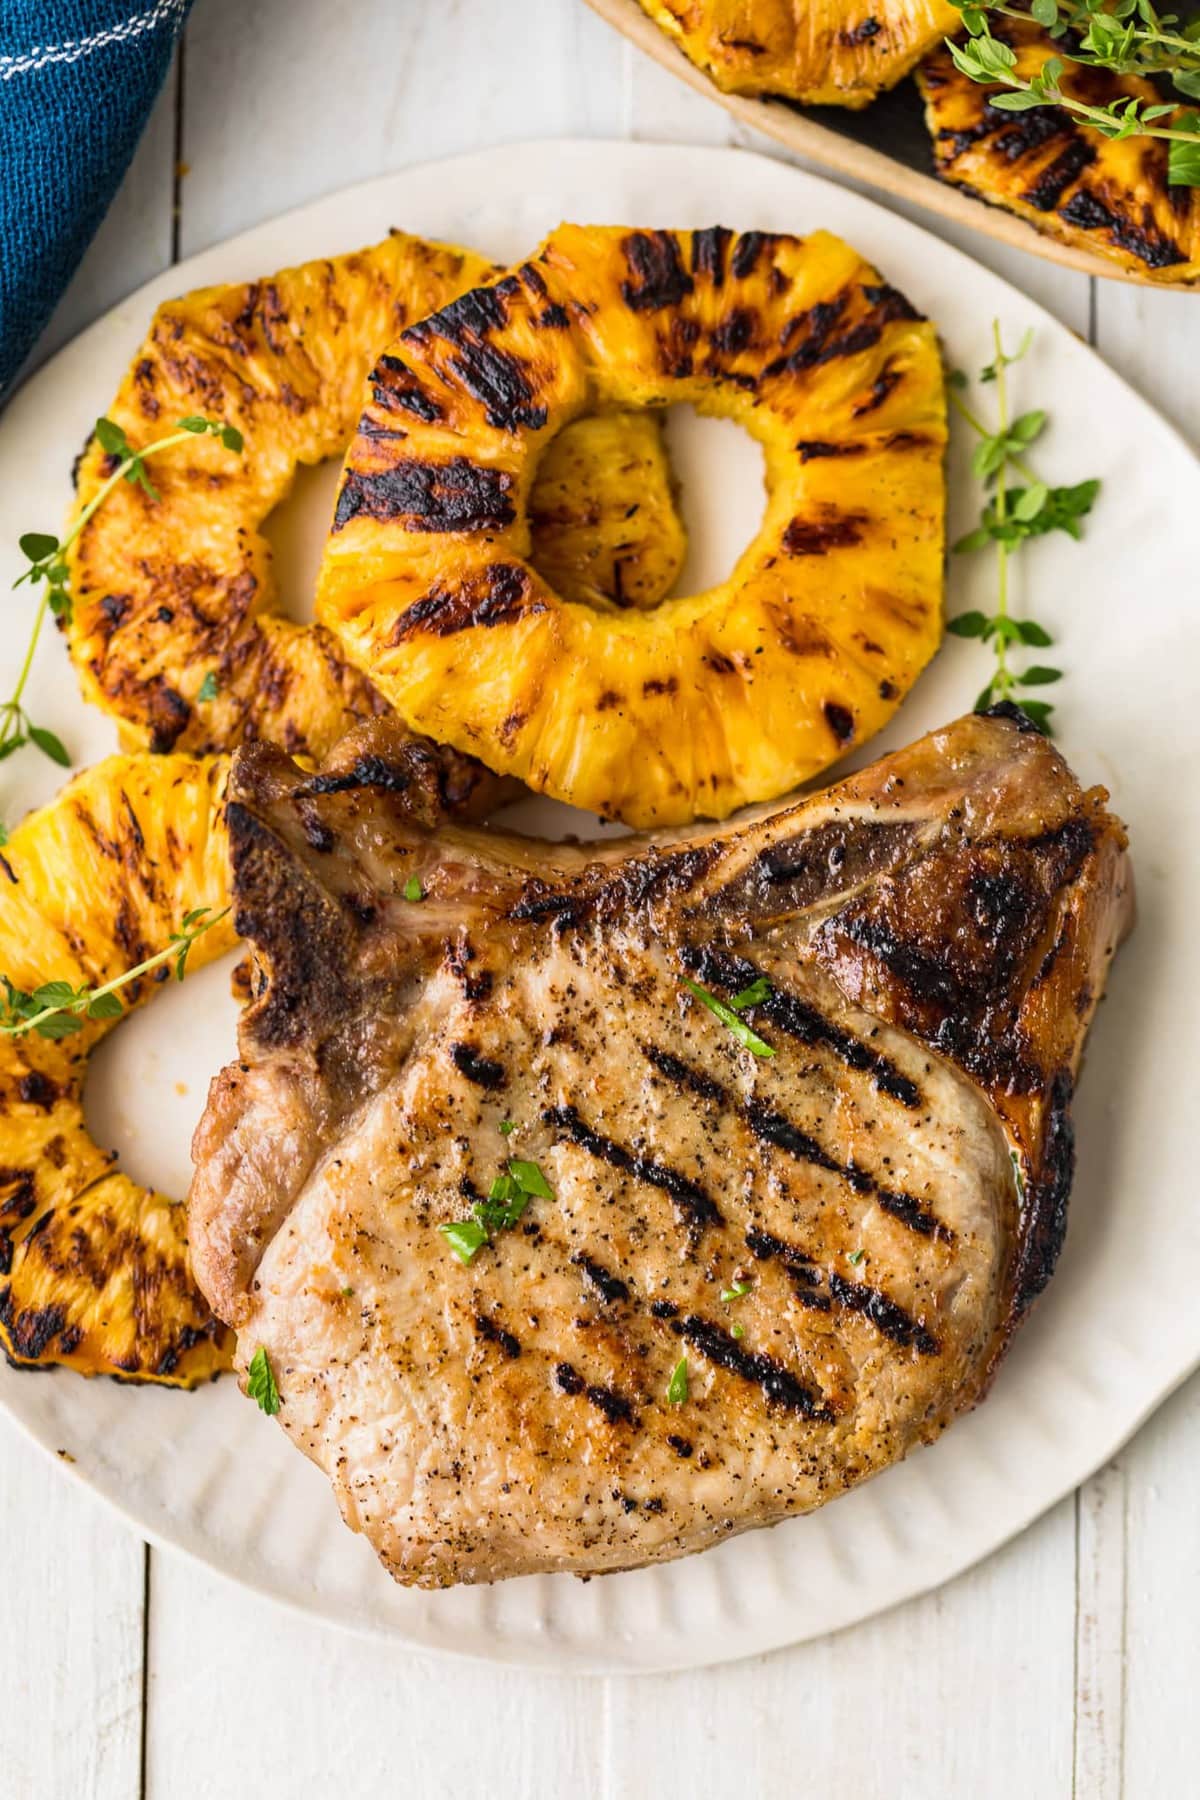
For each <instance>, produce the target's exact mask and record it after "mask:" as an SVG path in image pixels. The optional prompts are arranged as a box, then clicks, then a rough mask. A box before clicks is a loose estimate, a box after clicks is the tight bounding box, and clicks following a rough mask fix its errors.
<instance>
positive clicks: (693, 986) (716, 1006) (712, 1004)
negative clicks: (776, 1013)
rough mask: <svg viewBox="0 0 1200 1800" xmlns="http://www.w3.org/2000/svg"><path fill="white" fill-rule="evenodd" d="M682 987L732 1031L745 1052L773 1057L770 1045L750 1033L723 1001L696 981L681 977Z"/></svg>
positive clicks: (742, 1021) (745, 1024)
mask: <svg viewBox="0 0 1200 1800" xmlns="http://www.w3.org/2000/svg"><path fill="white" fill-rule="evenodd" d="M683 985H684V987H685V988H686V989H687V991H688V993H689V994H692V995H694V996H695V998H696V999H697V1000H699V1002H700V1004H701V1005H702V1006H707V1008H708V1010H709V1012H710V1013H712V1014H713V1015H714V1016H715V1017H716V1018H718V1019H720V1021H721V1023H722V1025H725V1026H727V1027H728V1029H729V1030H730V1031H732V1033H733V1035H734V1037H735V1038H736V1039H737V1040H738V1042H739V1043H740V1044H742V1045H744V1046H745V1048H746V1049H747V1050H750V1051H752V1052H753V1054H754V1055H755V1056H774V1054H775V1052H774V1050H773V1049H772V1048H771V1046H770V1044H768V1043H764V1041H763V1039H762V1038H760V1037H759V1035H758V1033H757V1032H756V1031H751V1029H750V1027H749V1026H748V1025H747V1023H746V1021H745V1019H739V1017H738V1015H737V1013H736V1012H735V1011H734V1010H733V1007H732V1006H726V1004H725V1002H724V1001H723V1000H718V999H717V996H716V995H715V994H710V993H709V991H708V989H707V988H703V987H701V986H700V983H699V982H698V981H690V980H689V979H688V977H687V976H686V975H685V976H684V977H683ZM756 985H757V984H756ZM744 991H745V992H746V993H749V992H750V989H749V988H747V989H745V990H744Z"/></svg>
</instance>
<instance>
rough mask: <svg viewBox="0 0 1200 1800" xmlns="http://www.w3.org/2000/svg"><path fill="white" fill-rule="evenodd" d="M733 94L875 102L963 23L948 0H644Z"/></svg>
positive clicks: (819, 102) (817, 102)
mask: <svg viewBox="0 0 1200 1800" xmlns="http://www.w3.org/2000/svg"><path fill="white" fill-rule="evenodd" d="M641 4H642V7H643V9H644V10H645V11H646V12H647V13H648V14H649V15H650V17H651V18H652V19H653V20H654V23H655V24H656V25H658V26H659V27H660V29H661V30H662V31H664V32H665V33H666V34H667V35H668V37H672V38H674V39H675V41H676V42H677V43H678V45H679V47H680V49H681V50H682V51H683V53H684V55H685V56H686V57H687V58H688V59H689V61H691V62H693V63H695V64H696V66H697V67H698V68H701V69H703V70H704V71H705V73H706V74H707V75H708V76H710V78H711V79H712V80H713V81H714V82H715V83H716V85H717V87H719V88H721V89H722V90H723V92H725V93H727V94H761V95H768V96H769V95H772V94H777V95H779V96H781V97H782V98H783V99H786V100H797V101H802V102H803V103H804V104H805V105H808V106H848V107H850V108H852V109H855V110H857V109H858V108H860V107H863V106H867V105H869V104H870V102H871V101H872V100H873V99H874V98H875V96H876V95H877V94H879V93H880V92H882V90H883V89H885V88H890V87H895V85H896V83H897V82H898V81H899V80H900V79H901V77H902V76H904V75H907V74H908V72H909V70H910V69H911V68H912V67H913V66H914V64H915V63H917V62H918V61H919V60H920V58H921V57H922V56H924V55H925V53H926V52H927V51H929V50H932V49H933V47H934V45H935V44H938V43H939V42H940V41H941V39H942V38H944V37H945V36H946V35H947V33H949V32H952V31H954V30H955V29H956V27H957V26H958V23H959V14H958V12H957V10H956V9H955V8H954V7H953V6H951V5H949V4H948V0H850V3H849V4H847V3H846V0H825V4H823V5H808V4H802V0H641Z"/></svg>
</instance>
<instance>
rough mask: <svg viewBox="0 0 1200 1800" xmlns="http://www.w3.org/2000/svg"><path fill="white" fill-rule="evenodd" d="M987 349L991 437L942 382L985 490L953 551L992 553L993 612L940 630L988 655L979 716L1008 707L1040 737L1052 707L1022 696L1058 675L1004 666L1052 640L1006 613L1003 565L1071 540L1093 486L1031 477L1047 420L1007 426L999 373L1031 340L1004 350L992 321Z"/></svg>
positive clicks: (1038, 416)
mask: <svg viewBox="0 0 1200 1800" xmlns="http://www.w3.org/2000/svg"><path fill="white" fill-rule="evenodd" d="M992 342H993V346H994V350H995V355H994V358H993V360H992V361H991V362H990V363H988V364H987V366H986V368H984V369H982V370H981V371H980V377H979V378H980V380H981V381H983V382H990V383H994V385H995V389H996V411H997V424H996V429H995V430H994V431H989V430H988V428H987V426H986V425H985V424H984V423H983V422H982V420H981V419H980V418H979V417H978V415H977V414H976V413H974V412H972V411H971V409H970V408H969V407H968V406H967V404H966V402H965V401H964V400H963V398H962V389H964V388H965V387H966V377H965V376H964V375H963V374H961V372H956V373H955V374H954V375H952V376H951V378H950V401H951V404H952V405H953V406H954V408H955V410H956V411H957V412H958V413H959V415H960V416H961V417H962V418H963V419H964V420H965V421H966V423H967V424H968V425H969V426H970V427H971V429H972V431H974V432H975V433H976V435H977V436H978V438H979V442H978V443H977V444H976V446H975V450H974V454H973V455H972V458H971V466H972V469H973V470H974V472H975V474H976V475H977V476H978V477H979V479H980V480H981V481H982V482H983V483H984V484H985V488H987V489H988V490H990V491H989V492H988V494H987V497H986V499H985V501H984V505H983V507H982V509H981V512H980V520H979V524H978V525H977V526H976V527H975V529H974V530H973V531H969V532H967V534H966V536H965V537H962V538H960V539H959V540H958V542H957V543H956V544H955V546H954V549H955V551H956V552H957V553H960V554H961V553H965V552H969V551H972V550H981V549H984V548H986V547H988V546H990V545H994V546H995V550H996V610H995V612H994V613H992V614H990V615H989V614H987V613H983V612H978V611H970V612H963V613H959V614H958V616H957V617H956V618H953V619H949V620H948V621H947V623H946V629H947V631H950V632H953V633H954V635H955V636H956V637H963V638H978V639H979V640H980V641H981V642H983V643H986V644H990V645H991V647H992V650H993V653H994V655H995V659H996V666H995V670H994V672H993V674H992V678H991V680H990V681H989V682H988V684H987V686H986V687H985V688H984V690H983V692H982V693H981V694H980V696H979V698H978V700H977V701H976V702H975V706H976V710H977V711H979V712H982V711H983V710H984V709H985V708H986V707H989V706H992V705H994V704H995V703H996V701H998V700H1015V701H1016V702H1017V704H1018V705H1019V706H1020V707H1021V709H1022V711H1023V712H1025V713H1026V714H1027V715H1028V716H1029V718H1030V719H1032V721H1033V723H1034V724H1035V725H1036V726H1038V728H1039V729H1040V730H1042V731H1045V732H1047V733H1049V731H1050V729H1051V727H1050V715H1051V714H1052V713H1053V711H1054V708H1053V706H1051V705H1050V704H1048V703H1047V702H1046V701H1044V700H1038V699H1034V698H1031V697H1030V696H1029V694H1028V692H1027V691H1025V690H1028V689H1029V688H1040V687H1049V686H1051V685H1052V684H1053V683H1055V682H1057V681H1060V680H1061V679H1062V670H1061V669H1058V668H1055V667H1053V666H1052V665H1051V664H1048V663H1032V664H1029V665H1027V666H1025V667H1024V668H1021V669H1017V668H1014V667H1013V665H1012V662H1011V661H1010V657H1011V656H1012V655H1013V654H1014V653H1016V652H1019V651H1020V650H1022V649H1026V648H1028V649H1047V648H1048V647H1049V646H1050V645H1051V644H1052V643H1053V639H1052V637H1051V635H1050V633H1049V632H1048V631H1047V630H1046V628H1045V626H1044V625H1039V624H1038V623H1037V621H1036V620H1035V619H1014V618H1013V616H1012V614H1011V612H1010V611H1009V582H1008V564H1009V558H1010V556H1011V555H1012V554H1013V552H1014V551H1015V550H1017V549H1019V548H1020V546H1021V544H1023V543H1024V542H1025V541H1026V540H1027V539H1028V538H1031V537H1044V536H1045V535H1046V534H1047V533H1048V532H1051V531H1064V532H1066V534H1067V536H1068V537H1072V538H1075V539H1078V538H1079V537H1080V536H1081V524H1080V521H1081V520H1082V519H1083V518H1084V517H1085V516H1086V515H1087V513H1089V512H1090V511H1091V508H1092V504H1093V502H1094V501H1095V498H1096V495H1097V494H1098V493H1099V491H1100V483H1099V482H1098V481H1095V480H1092V481H1081V482H1078V483H1076V484H1075V486H1073V487H1052V486H1051V485H1050V484H1049V483H1048V482H1045V481H1043V480H1041V478H1040V477H1039V476H1038V475H1037V474H1035V472H1034V470H1033V469H1032V468H1031V467H1030V466H1029V463H1028V460H1027V458H1026V452H1027V450H1028V449H1029V447H1030V445H1032V444H1034V443H1035V442H1036V441H1037V439H1038V438H1039V437H1040V436H1041V435H1042V433H1043V431H1044V430H1045V429H1046V423H1047V414H1046V412H1045V411H1044V409H1042V408H1037V409H1035V410H1034V411H1031V412H1026V413H1021V414H1019V415H1018V416H1017V417H1016V418H1015V419H1013V418H1010V416H1009V399H1008V379H1007V371H1008V370H1009V369H1010V368H1011V367H1012V365H1013V364H1014V363H1016V362H1019V361H1020V360H1021V358H1022V357H1023V356H1025V355H1026V353H1027V352H1028V350H1029V347H1030V345H1031V344H1032V342H1033V333H1032V332H1031V331H1027V332H1026V333H1025V335H1024V336H1023V337H1022V339H1021V341H1020V343H1019V344H1018V345H1017V347H1016V349H1015V350H1005V348H1004V345H1003V343H1002V341H1001V336H1000V323H999V320H995V319H994V320H993V321H992ZM1013 472H1015V473H1016V474H1017V475H1018V476H1019V477H1020V481H1021V484H1020V485H1015V484H1014V483H1013V482H1012V480H1011V474H1012V473H1013ZM1018 690H1021V691H1018Z"/></svg>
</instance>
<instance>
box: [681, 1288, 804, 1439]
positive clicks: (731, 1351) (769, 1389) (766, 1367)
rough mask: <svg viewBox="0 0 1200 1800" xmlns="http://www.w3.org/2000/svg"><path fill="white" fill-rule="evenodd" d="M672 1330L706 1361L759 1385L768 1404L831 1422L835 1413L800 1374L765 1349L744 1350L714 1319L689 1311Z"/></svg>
mask: <svg viewBox="0 0 1200 1800" xmlns="http://www.w3.org/2000/svg"><path fill="white" fill-rule="evenodd" d="M675 1329H676V1330H677V1331H678V1333H679V1336H680V1337H682V1338H683V1339H684V1341H685V1343H688V1344H690V1345H691V1346H692V1348H693V1350H698V1351H699V1352H700V1355H701V1356H702V1357H703V1358H704V1359H705V1361H706V1362H710V1363H713V1364H715V1366H716V1367H717V1368H719V1369H724V1370H726V1371H727V1373H729V1374H730V1375H736V1376H737V1377H738V1378H739V1380H741V1381H749V1382H751V1383H753V1385H754V1386H755V1387H759V1388H761V1389H762V1391H763V1394H764V1395H765V1396H766V1399H767V1400H768V1402H769V1403H770V1404H772V1405H774V1406H782V1407H786V1408H787V1410H788V1411H789V1412H798V1413H800V1414H801V1415H802V1416H803V1417H804V1418H806V1419H813V1420H819V1421H820V1422H821V1423H822V1424H823V1425H832V1424H833V1421H834V1417H835V1415H834V1413H833V1412H832V1411H831V1410H830V1408H829V1407H828V1406H826V1405H825V1403H824V1401H823V1400H820V1399H818V1397H817V1395H816V1394H814V1392H813V1390H812V1389H811V1388H810V1387H806V1386H805V1384H804V1383H803V1382H802V1381H801V1380H800V1378H799V1376H797V1375H793V1374H792V1371H791V1370H790V1369H788V1368H785V1367H784V1365H783V1363H781V1362H776V1360H775V1358H774V1357H773V1356H768V1355H767V1354H766V1353H765V1351H762V1350H743V1349H742V1346H741V1345H740V1344H739V1342H738V1340H737V1339H736V1338H735V1337H733V1336H732V1335H731V1334H730V1333H729V1332H728V1331H726V1330H725V1328H724V1327H723V1326H721V1325H718V1324H717V1323H716V1322H715V1321H714V1320H712V1319H702V1318H701V1317H700V1315H699V1314H698V1313H689V1314H688V1315H687V1317H686V1318H685V1319H682V1320H681V1321H680V1322H679V1324H678V1325H677V1326H676V1327H675Z"/></svg>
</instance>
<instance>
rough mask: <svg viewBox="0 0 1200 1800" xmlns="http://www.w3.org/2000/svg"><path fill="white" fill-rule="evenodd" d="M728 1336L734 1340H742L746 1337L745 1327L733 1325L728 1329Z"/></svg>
mask: <svg viewBox="0 0 1200 1800" xmlns="http://www.w3.org/2000/svg"><path fill="white" fill-rule="evenodd" d="M730 1335H731V1336H732V1337H735V1338H744V1337H745V1335H746V1327H745V1326H744V1325H733V1326H731V1327H730Z"/></svg>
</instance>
